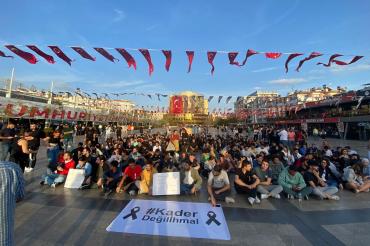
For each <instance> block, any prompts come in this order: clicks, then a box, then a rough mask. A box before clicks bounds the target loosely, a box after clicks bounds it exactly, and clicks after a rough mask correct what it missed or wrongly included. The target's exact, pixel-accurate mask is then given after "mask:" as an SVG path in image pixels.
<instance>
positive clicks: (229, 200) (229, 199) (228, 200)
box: [225, 196, 235, 203]
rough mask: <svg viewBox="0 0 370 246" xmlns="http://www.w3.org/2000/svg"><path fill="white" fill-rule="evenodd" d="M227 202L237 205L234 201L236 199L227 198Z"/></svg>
mask: <svg viewBox="0 0 370 246" xmlns="http://www.w3.org/2000/svg"><path fill="white" fill-rule="evenodd" d="M225 202H226V203H235V200H234V198H232V197H228V196H227V197H225Z"/></svg>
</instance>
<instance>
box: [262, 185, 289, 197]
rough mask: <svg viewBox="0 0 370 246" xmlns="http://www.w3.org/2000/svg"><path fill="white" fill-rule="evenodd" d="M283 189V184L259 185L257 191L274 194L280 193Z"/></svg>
mask: <svg viewBox="0 0 370 246" xmlns="http://www.w3.org/2000/svg"><path fill="white" fill-rule="evenodd" d="M282 191H283V187H282V186H281V185H259V186H257V192H258V193H260V194H266V195H267V194H271V195H273V196H275V195H277V194H280V192H282Z"/></svg>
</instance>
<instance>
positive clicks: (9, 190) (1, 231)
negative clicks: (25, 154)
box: [0, 161, 25, 246]
mask: <svg viewBox="0 0 370 246" xmlns="http://www.w3.org/2000/svg"><path fill="white" fill-rule="evenodd" d="M24 185H25V181H24V179H23V174H22V170H21V169H20V168H19V166H18V165H16V164H14V163H12V162H6V161H0V221H1V223H0V245H7V246H12V245H14V235H13V233H14V213H15V203H16V202H18V201H20V200H22V199H23V197H24V194H25V189H24Z"/></svg>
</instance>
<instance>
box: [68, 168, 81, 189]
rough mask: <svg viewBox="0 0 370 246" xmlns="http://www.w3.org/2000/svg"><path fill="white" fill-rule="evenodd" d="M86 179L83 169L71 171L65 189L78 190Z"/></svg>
mask: <svg viewBox="0 0 370 246" xmlns="http://www.w3.org/2000/svg"><path fill="white" fill-rule="evenodd" d="M84 179H85V171H84V170H83V169H69V171H68V176H67V179H66V182H65V183H64V188H71V189H77V188H79V187H80V186H81V185H82V182H83V181H84Z"/></svg>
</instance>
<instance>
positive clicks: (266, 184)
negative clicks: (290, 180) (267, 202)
mask: <svg viewBox="0 0 370 246" xmlns="http://www.w3.org/2000/svg"><path fill="white" fill-rule="evenodd" d="M254 172H255V174H256V175H257V177H258V178H259V180H260V183H259V185H258V186H257V192H258V193H260V194H261V199H267V198H269V197H270V196H271V197H273V198H276V199H280V192H282V191H283V187H281V185H273V184H272V172H271V170H270V169H269V162H268V160H267V159H263V160H262V164H261V167H257V168H255V169H254Z"/></svg>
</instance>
